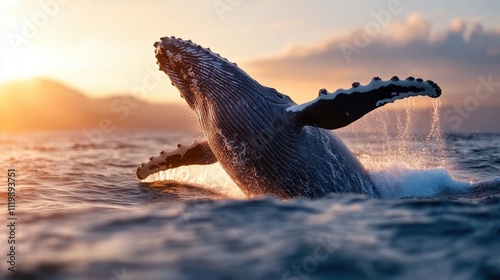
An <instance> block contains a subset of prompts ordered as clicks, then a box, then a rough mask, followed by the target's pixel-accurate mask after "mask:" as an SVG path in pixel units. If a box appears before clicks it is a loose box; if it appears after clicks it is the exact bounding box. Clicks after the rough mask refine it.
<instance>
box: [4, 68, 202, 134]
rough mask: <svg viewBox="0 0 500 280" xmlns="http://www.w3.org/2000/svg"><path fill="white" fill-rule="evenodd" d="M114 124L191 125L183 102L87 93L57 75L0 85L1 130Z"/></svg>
mask: <svg viewBox="0 0 500 280" xmlns="http://www.w3.org/2000/svg"><path fill="white" fill-rule="evenodd" d="M102 123H104V124H105V125H110V124H111V125H112V126H113V127H115V128H116V129H171V130H196V129H198V124H197V121H196V117H195V116H194V114H193V113H192V112H191V111H190V110H189V109H188V107H187V106H182V105H175V104H151V103H148V102H145V101H141V100H138V99H137V98H133V97H131V96H130V95H126V94H124V95H117V96H114V97H108V98H100V99H91V98H88V97H87V96H86V95H84V94H83V93H81V92H79V91H77V90H75V89H73V88H70V87H68V86H66V85H64V84H62V83H59V82H57V81H53V80H49V79H45V78H37V79H32V80H27V81H12V82H8V83H5V84H3V85H0V131H38V130H77V129H90V128H98V127H99V126H100V125H102Z"/></svg>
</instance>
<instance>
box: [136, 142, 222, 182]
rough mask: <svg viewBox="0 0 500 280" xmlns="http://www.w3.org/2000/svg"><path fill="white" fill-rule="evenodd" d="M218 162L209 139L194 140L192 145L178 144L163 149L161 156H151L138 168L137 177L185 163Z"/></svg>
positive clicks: (142, 178) (144, 177)
mask: <svg viewBox="0 0 500 280" xmlns="http://www.w3.org/2000/svg"><path fill="white" fill-rule="evenodd" d="M216 162H217V158H216V157H215V155H214V154H213V152H212V150H211V149H210V146H209V145H208V142H207V141H202V142H197V141H194V142H193V143H192V144H191V145H181V144H177V148H176V149H173V150H172V151H169V152H165V151H161V152H160V155H159V156H157V157H150V158H149V162H147V163H143V164H141V166H139V167H138V168H137V171H136V176H137V179H139V180H144V179H146V177H148V176H149V175H151V174H154V173H156V172H159V171H163V170H167V169H172V168H176V167H179V166H183V165H205V164H212V163H216Z"/></svg>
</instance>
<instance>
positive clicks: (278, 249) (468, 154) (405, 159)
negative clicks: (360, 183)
mask: <svg viewBox="0 0 500 280" xmlns="http://www.w3.org/2000/svg"><path fill="white" fill-rule="evenodd" d="M339 136H340V138H341V139H342V140H343V141H344V142H345V143H346V144H347V145H348V147H349V148H350V149H351V150H352V151H353V152H354V153H355V154H356V156H357V157H358V158H359V159H360V161H361V162H362V163H363V164H364V165H365V167H366V168H367V169H368V170H369V172H370V175H371V177H372V179H373V180H374V182H375V183H376V185H377V188H378V189H379V191H380V193H381V195H382V199H371V198H367V197H365V196H362V195H349V194H333V195H331V196H328V197H324V198H322V199H317V200H308V199H303V198H296V199H292V200H289V201H282V200H278V199H275V198H272V197H261V198H255V199H247V198H245V196H244V195H243V193H242V192H241V191H240V190H239V189H238V187H237V186H236V185H234V183H233V182H232V181H231V180H230V179H229V178H228V176H227V175H226V174H225V173H224V171H223V170H222V169H221V167H220V166H219V165H218V164H214V165H210V166H195V167H188V168H180V169H179V170H175V171H169V172H165V173H163V174H159V175H157V176H156V177H155V178H149V180H148V181H150V182H139V181H138V180H137V179H136V178H135V169H136V168H137V166H138V165H139V164H140V163H141V162H144V161H146V160H147V159H148V158H149V156H151V155H157V154H158V153H159V152H160V151H161V150H163V149H164V150H170V149H172V148H174V147H175V145H176V144H177V143H178V142H181V143H186V144H189V143H191V141H192V140H193V139H202V136H201V134H197V133H185V132H178V133H177V132H164V131H143V132H126V131H122V132H115V133H110V134H103V135H97V134H95V135H94V137H93V139H91V140H89V139H88V138H86V137H85V136H84V134H83V133H82V132H81V131H74V132H50V133H49V132H38V133H25V134H0V151H1V153H0V163H1V164H0V166H2V169H3V170H0V174H2V175H0V180H2V181H3V182H2V183H1V184H0V185H1V186H2V187H1V190H0V207H1V208H2V210H1V211H0V214H2V220H3V224H5V225H3V226H2V227H1V228H2V229H1V230H0V234H1V236H0V243H1V246H0V248H1V252H0V253H1V256H2V257H1V258H0V259H1V263H2V266H1V267H2V268H1V272H0V278H2V279H56V280H57V279H107V280H109V279H114V280H126V279H138V280H139V279H141V280H142V279H290V280H291V279H293V280H305V279H441V280H446V279H447V280H452V279H456V280H459V279H460V280H462V279H500V134H444V135H441V134H439V133H438V134H436V133H429V134H426V135H413V134H411V133H398V134H389V133H378V134H369V133H364V134H363V133H350V132H345V133H342V134H340V135H339ZM9 168H13V169H15V170H16V171H15V172H16V177H15V178H16V193H15V198H16V204H15V212H14V215H13V216H8V215H7V211H6V210H7V197H8V195H7V169H9ZM8 217H11V218H12V217H15V218H16V219H17V220H15V222H16V227H15V242H16V243H15V270H16V272H10V271H9V270H8V268H9V267H10V266H11V265H10V264H9V263H8V261H9V256H7V254H8V253H9V250H10V249H9V246H10V245H9V244H7V240H8V235H9V234H12V233H9V232H8V230H7V229H8V227H7V226H6V225H8V220H7V218H8Z"/></svg>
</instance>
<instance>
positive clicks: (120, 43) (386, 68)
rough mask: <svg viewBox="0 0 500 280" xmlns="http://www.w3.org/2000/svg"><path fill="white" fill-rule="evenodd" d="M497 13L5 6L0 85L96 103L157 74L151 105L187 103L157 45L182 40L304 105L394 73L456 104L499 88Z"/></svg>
mask: <svg viewBox="0 0 500 280" xmlns="http://www.w3.org/2000/svg"><path fill="white" fill-rule="evenodd" d="M499 10H500V2H498V1H485V0H484V1H409V0H401V1H388V0H381V1H352V0H349V1H347V0H345V1H319V0H318V1H305V0H304V1H284V0H273V1H264V0H256V1H248V0H240V1H236V0H232V1H228V0H215V1H214V0H205V1H194V0H187V1H186V0H182V1H181V0H178V1H174V0H169V1H155V0H146V1H132V0H122V1H112V0H107V1H105V0H99V1H98V0H89V1H78V0H72V1H68V0H64V1H63V0H37V1H34V0H33V1H31V0H24V1H22V0H2V1H1V4H0V34H1V37H0V40H1V41H0V82H4V81H7V80H9V79H18V78H28V77H32V76H45V77H48V78H52V79H55V80H58V81H61V82H64V83H66V84H69V85H71V86H73V87H75V88H76V89H78V90H81V91H82V92H84V93H85V94H87V95H89V96H93V97H96V96H107V95H111V94H116V93H125V92H131V91H133V90H134V88H136V87H137V86H141V85H142V83H143V80H144V79H145V77H147V76H150V78H149V79H153V81H154V84H155V86H153V87H150V88H149V89H148V94H147V97H146V100H150V101H173V102H181V101H182V100H181V99H180V98H179V95H178V93H177V91H176V89H175V88H173V87H171V86H170V82H169V81H168V79H167V78H166V76H161V75H162V74H161V73H160V72H159V71H156V65H155V58H154V55H153V50H154V49H153V47H152V44H153V43H154V42H155V41H156V40H158V38H159V37H161V36H164V35H168V36H170V35H175V36H177V37H181V38H185V39H192V40H193V41H195V42H197V43H199V44H201V45H202V46H205V47H210V48H211V49H212V50H214V51H216V52H219V53H221V54H222V55H223V56H224V57H227V58H228V59H229V60H231V61H234V62H237V63H238V64H239V65H240V66H241V67H242V68H243V69H244V70H246V71H247V72H248V73H249V74H251V75H252V76H253V77H255V78H256V79H257V80H259V81H261V82H262V83H263V84H266V85H269V86H273V87H275V88H277V89H278V90H280V91H282V92H284V93H286V94H289V95H290V96H292V98H294V99H295V100H296V101H298V102H304V101H307V100H310V99H312V98H314V96H315V95H316V94H317V90H318V89H319V88H322V87H325V88H327V89H329V90H330V91H333V90H335V89H336V88H338V87H347V86H349V85H350V83H351V82H352V81H353V80H359V81H360V82H361V83H366V82H368V81H369V79H370V78H371V77H372V76H381V77H382V78H389V77H390V76H392V75H396V74H397V75H400V76H406V75H414V76H421V77H422V78H424V79H433V80H435V81H437V82H438V83H439V84H440V85H442V87H443V89H444V91H445V94H444V95H443V101H445V102H453V101H454V99H453V98H464V97H466V96H467V94H471V93H473V92H474V89H475V87H476V86H477V84H478V77H479V76H484V78H487V77H488V75H493V77H492V80H495V79H496V80H500V77H499V76H500V71H499V70H500V66H499V65H500V17H498V11H499ZM360 36H361V37H360ZM363 36H364V37H363ZM356 37H358V38H356ZM360 38H361V39H360ZM363 38H365V39H366V38H367V40H365V41H363V40H362V39H363ZM356 42H357V43H358V44H357V45H356ZM342 46H343V47H344V49H342ZM346 46H351V47H352V48H349V47H347V48H346ZM356 46H358V47H359V48H358V47H356ZM346 50H347V52H349V51H351V54H350V55H346V54H345V53H346ZM353 50H354V52H352V51H353ZM157 82H158V83H157ZM497 96H498V94H497ZM490 98H491V97H490ZM497 101H498V98H497V97H495V96H493V97H492V98H491V100H490V103H491V102H493V103H496V102H497Z"/></svg>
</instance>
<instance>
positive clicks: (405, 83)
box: [286, 80, 438, 112]
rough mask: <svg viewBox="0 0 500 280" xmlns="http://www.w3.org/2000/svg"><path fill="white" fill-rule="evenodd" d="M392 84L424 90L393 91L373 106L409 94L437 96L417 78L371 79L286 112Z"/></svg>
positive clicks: (427, 84)
mask: <svg viewBox="0 0 500 280" xmlns="http://www.w3.org/2000/svg"><path fill="white" fill-rule="evenodd" d="M393 84H394V85H398V86H403V87H417V88H423V89H424V91H421V92H417V93H415V92H404V93H399V94H398V93H393V94H392V96H393V98H387V99H382V100H379V101H377V103H376V104H375V106H377V107H380V106H382V105H384V104H387V103H391V102H394V101H396V100H398V99H402V98H405V97H409V96H419V95H427V96H431V97H437V96H438V93H437V92H436V89H435V88H434V87H433V86H432V85H431V84H430V83H428V82H427V81H421V82H418V81H417V80H412V81H409V80H399V81H392V80H388V81H382V80H372V81H371V82H370V83H368V84H367V85H364V86H362V85H360V86H357V87H351V88H349V89H343V88H340V89H338V90H336V91H334V92H331V93H330V92H329V93H327V94H322V95H320V96H318V97H317V98H316V99H314V100H312V101H309V102H306V103H304V104H300V105H295V106H291V107H288V108H287V109H286V110H287V112H300V111H303V110H304V109H306V108H307V107H309V106H311V105H313V104H315V103H316V102H318V101H319V100H333V99H335V98H337V96H338V95H339V94H352V93H353V92H359V93H367V92H370V91H372V90H374V89H377V88H380V87H385V86H389V85H393Z"/></svg>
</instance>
